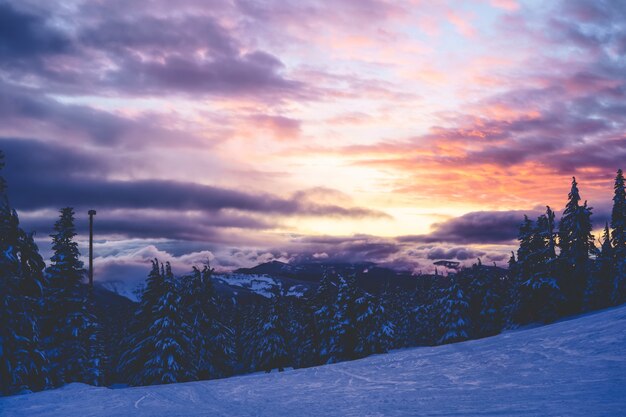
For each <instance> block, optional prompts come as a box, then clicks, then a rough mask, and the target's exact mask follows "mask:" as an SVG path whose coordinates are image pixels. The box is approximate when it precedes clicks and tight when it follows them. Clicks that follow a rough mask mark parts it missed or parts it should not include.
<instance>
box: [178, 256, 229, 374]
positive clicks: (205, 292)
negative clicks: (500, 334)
mask: <svg viewBox="0 0 626 417" xmlns="http://www.w3.org/2000/svg"><path fill="white" fill-rule="evenodd" d="M212 276H213V269H212V268H210V266H209V265H208V264H206V265H204V267H203V268H202V270H200V269H199V268H197V267H194V268H193V272H192V274H191V276H189V277H186V279H185V281H186V284H187V285H186V288H185V289H184V291H183V297H182V304H183V311H184V312H185V315H186V317H187V323H188V324H189V326H190V330H191V335H192V336H191V342H192V346H193V357H194V359H193V361H194V366H195V368H196V369H197V371H198V378H200V379H210V378H220V377H223V376H227V375H229V374H230V372H231V370H232V365H233V363H232V361H233V355H234V352H233V343H234V340H233V334H232V330H231V329H230V328H229V327H228V326H226V325H224V324H223V323H222V322H221V321H220V320H219V315H218V310H217V302H216V299H215V291H214V289H213V281H212Z"/></svg>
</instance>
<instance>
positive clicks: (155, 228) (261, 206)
mask: <svg viewBox="0 0 626 417" xmlns="http://www.w3.org/2000/svg"><path fill="white" fill-rule="evenodd" d="M0 149H2V150H3V151H4V152H5V154H6V158H7V166H6V173H5V177H6V178H7V180H8V183H9V195H10V197H11V201H12V204H13V205H14V206H15V207H17V208H18V209H20V210H26V211H30V212H33V211H37V210H39V211H41V210H45V209H48V212H45V213H46V214H45V215H44V216H41V217H42V218H41V219H40V222H39V223H38V225H39V227H40V226H42V222H43V221H44V220H47V221H48V222H49V224H52V218H51V217H52V216H51V215H50V209H52V210H55V209H58V208H60V207H66V206H72V207H76V208H77V209H80V210H86V209H88V208H94V209H96V210H98V211H99V212H100V215H99V223H100V226H99V227H101V230H102V231H104V232H108V233H112V234H120V235H124V236H140V237H151V238H158V237H162V238H168V239H188V240H203V239H207V236H216V235H217V236H221V235H223V233H219V232H218V230H216V229H217V228H244V229H271V228H274V227H276V226H278V224H279V218H278V217H277V216H319V217H337V218H344V217H345V218H388V217H389V216H388V215H387V214H385V213H383V212H380V211H376V210H371V209H366V208H362V207H355V206H351V205H350V206H346V205H343V201H337V200H335V201H334V202H332V201H315V200H312V199H307V198H305V197H304V196H305V195H306V194H307V193H308V192H310V191H305V192H296V193H295V194H294V195H293V196H291V197H280V196H276V195H272V194H268V193H258V192H250V191H242V190H234V189H228V188H223V187H217V186H210V185H204V184H198V183H193V182H182V181H172V180H160V179H143V180H114V179H109V178H108V177H109V176H110V175H111V174H113V173H118V172H119V170H120V169H123V167H125V166H126V165H127V164H128V163H129V161H127V160H124V159H123V158H120V159H118V160H110V159H102V158H100V155H99V153H98V151H97V150H92V151H87V150H78V149H77V148H75V147H70V146H63V145H58V144H53V143H49V142H41V141H36V140H28V139H15V138H0ZM3 174H4V173H3ZM23 190H29V192H23ZM324 191H325V192H326V193H327V194H328V193H330V194H331V195H332V194H333V193H334V192H333V191H332V190H326V189H324ZM316 192H317V193H318V194H319V192H320V190H317V191H316ZM335 194H336V192H335ZM100 219H102V220H100Z"/></svg>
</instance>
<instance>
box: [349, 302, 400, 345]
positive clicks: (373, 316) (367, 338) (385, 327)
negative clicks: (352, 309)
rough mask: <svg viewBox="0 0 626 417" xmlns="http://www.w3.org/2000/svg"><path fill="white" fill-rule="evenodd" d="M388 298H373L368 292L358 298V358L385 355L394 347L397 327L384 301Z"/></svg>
mask: <svg viewBox="0 0 626 417" xmlns="http://www.w3.org/2000/svg"><path fill="white" fill-rule="evenodd" d="M386 299H387V297H382V296H381V297H378V298H376V297H373V296H371V295H370V294H368V293H366V292H364V291H363V292H362V294H361V295H360V296H359V297H358V298H357V300H356V304H357V330H358V333H359V343H358V345H357V348H356V353H357V355H358V356H367V355H371V354H373V353H385V352H387V351H388V350H389V349H391V348H392V346H393V339H394V335H395V326H394V324H393V323H392V321H391V319H390V318H389V314H388V313H389V311H388V309H387V308H386V305H385V302H384V300H386Z"/></svg>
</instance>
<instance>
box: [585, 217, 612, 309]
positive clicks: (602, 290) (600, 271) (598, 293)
mask: <svg viewBox="0 0 626 417" xmlns="http://www.w3.org/2000/svg"><path fill="white" fill-rule="evenodd" d="M613 260H614V258H613V246H612V245H611V235H610V231H609V225H608V223H607V224H606V225H605V226H604V233H603V235H602V246H601V249H600V253H599V254H598V257H597V259H596V263H595V268H594V270H593V273H592V274H591V275H590V276H589V279H588V280H587V288H586V290H585V308H586V310H595V309H599V308H604V307H606V306H608V305H609V303H610V301H611V289H612V285H613V282H612V277H613Z"/></svg>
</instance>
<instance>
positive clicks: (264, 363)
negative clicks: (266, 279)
mask: <svg viewBox="0 0 626 417" xmlns="http://www.w3.org/2000/svg"><path fill="white" fill-rule="evenodd" d="M283 298H284V296H283V294H281V293H280V290H276V291H275V292H274V294H273V297H272V299H271V301H270V305H269V308H268V310H267V314H266V315H265V317H264V320H263V323H262V325H261V328H260V333H259V335H258V339H257V342H256V344H257V346H258V349H257V354H258V360H257V364H258V367H259V368H260V369H262V370H264V371H265V372H268V373H269V372H271V371H272V369H278V371H279V372H282V371H284V369H285V368H286V367H287V366H288V365H289V362H290V358H289V353H288V350H287V345H288V343H287V340H286V338H287V329H286V323H285V308H284V305H283V304H284V303H283Z"/></svg>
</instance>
